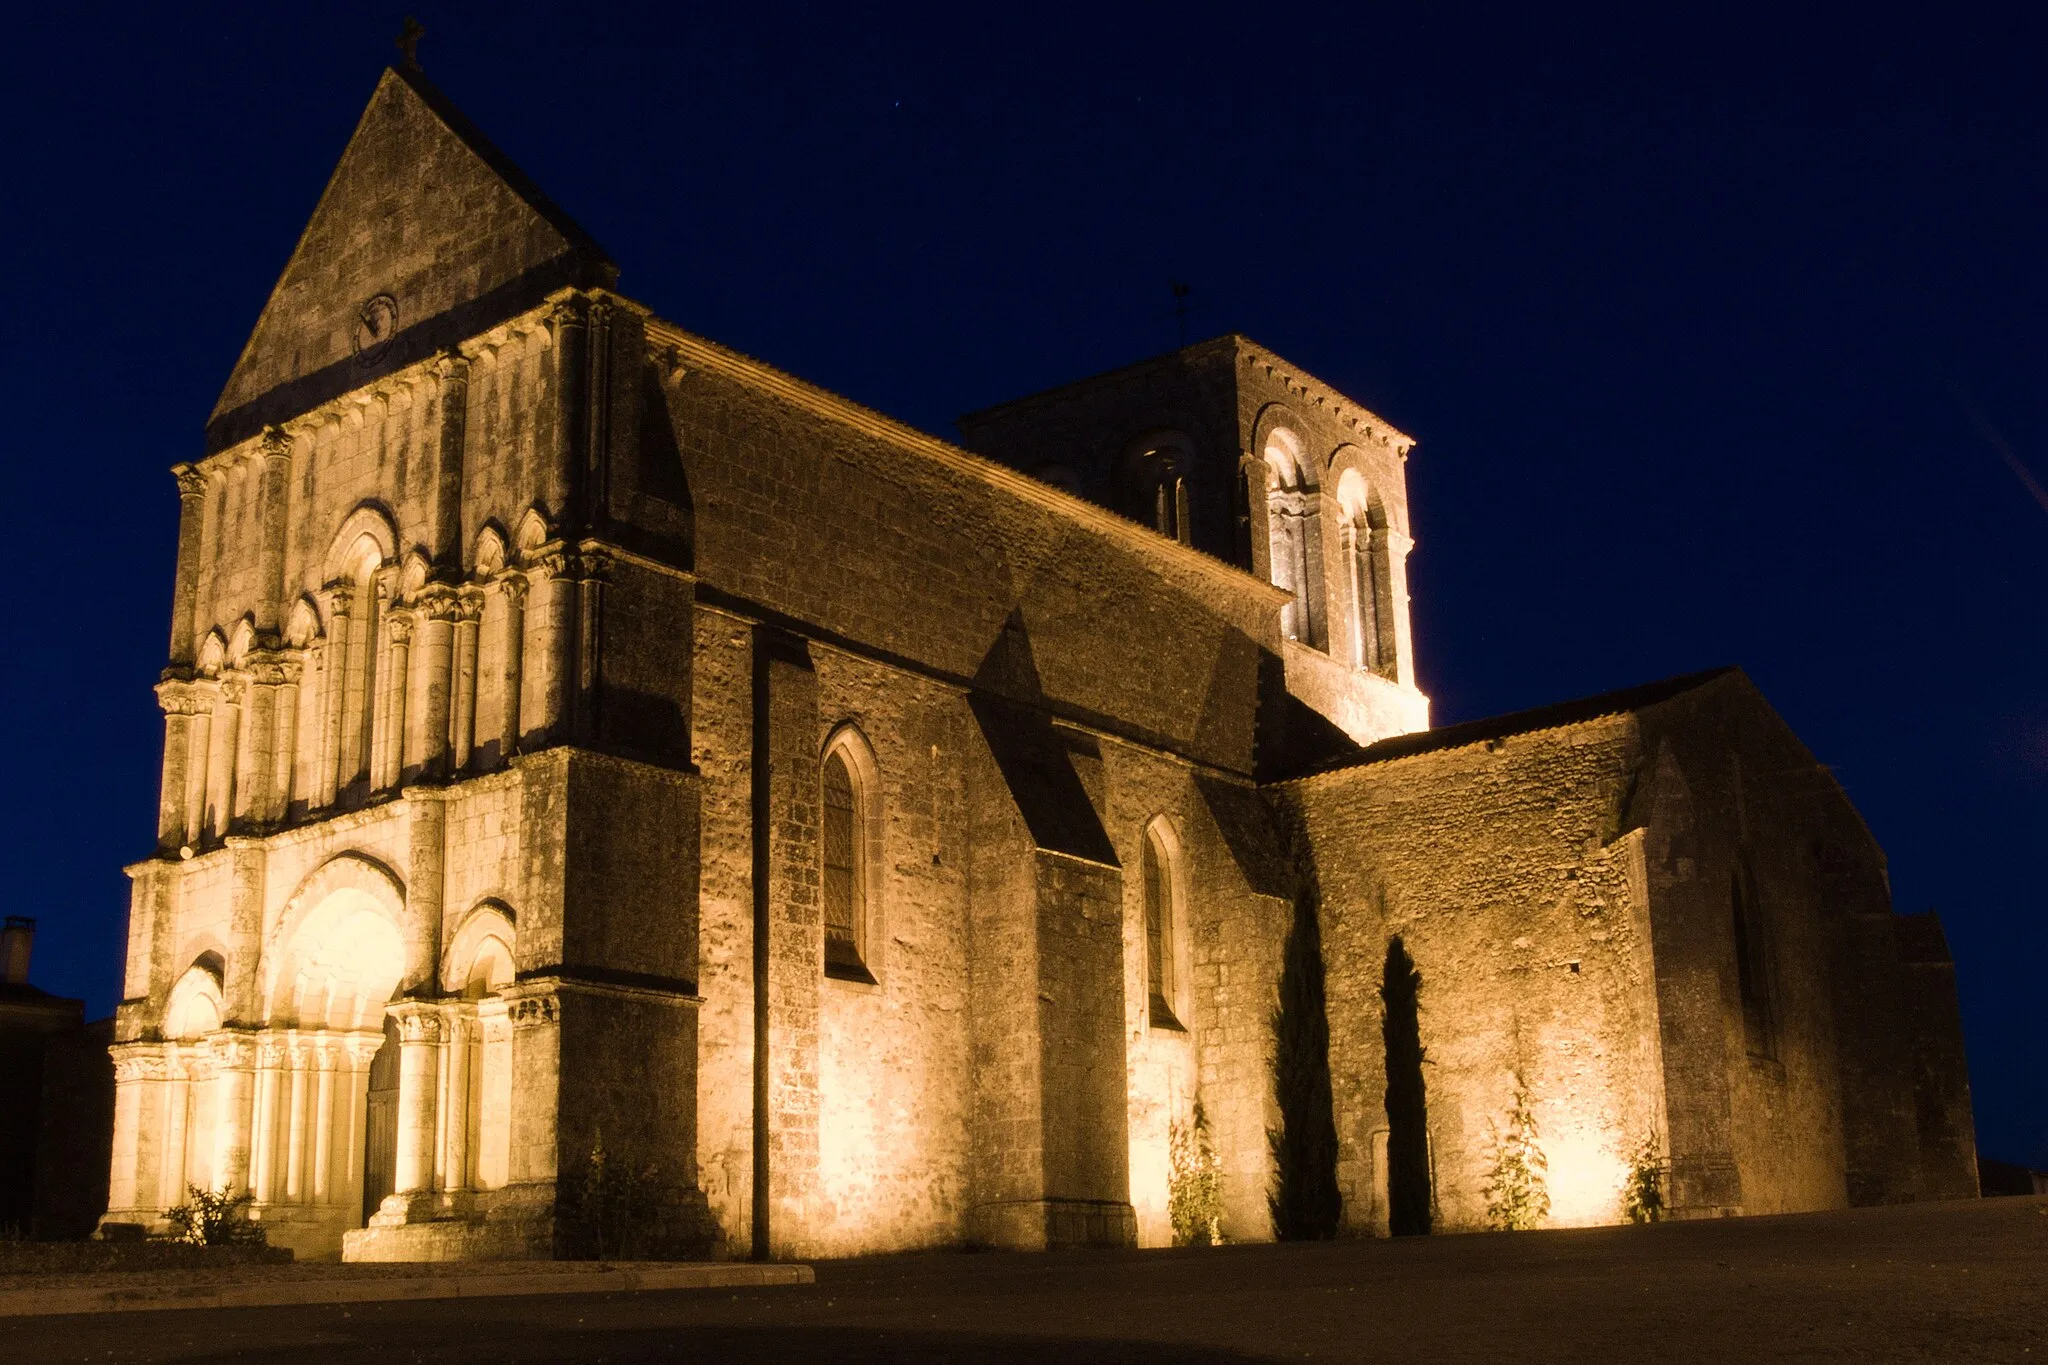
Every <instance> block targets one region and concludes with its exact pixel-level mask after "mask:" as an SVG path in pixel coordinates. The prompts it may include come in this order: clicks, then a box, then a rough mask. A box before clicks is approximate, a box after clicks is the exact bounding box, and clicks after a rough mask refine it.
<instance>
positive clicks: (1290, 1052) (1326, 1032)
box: [1266, 877, 1344, 1242]
mask: <svg viewBox="0 0 2048 1365" xmlns="http://www.w3.org/2000/svg"><path fill="white" fill-rule="evenodd" d="M1320 900H1321V897H1320V894H1319V893H1318V890H1317V888H1316V884H1315V881H1314V879H1313V877H1310V878H1308V879H1306V880H1305V882H1304V885H1303V886H1302V888H1301V889H1300V890H1298V891H1297V892H1296V893H1295V898H1294V923H1293V925H1292V926H1291V927H1290V928H1289V930H1288V933H1287V944H1286V948H1285V954H1284V957H1283V960H1282V963H1281V969H1280V1005H1279V1008H1278V1009H1276V1010H1275V1011H1274V1012H1273V1041H1274V1049H1273V1069H1274V1075H1273V1090H1274V1098H1275V1099H1276V1100H1277V1101H1278V1102H1279V1108H1280V1127H1279V1128H1277V1129H1269V1130H1268V1131H1267V1133H1266V1140H1267V1142H1268V1143H1270V1144H1271V1146H1272V1151H1273V1189H1272V1191H1271V1192H1270V1193H1269V1194H1268V1195H1267V1197H1266V1203H1267V1207H1268V1208H1269V1209H1270V1210H1271V1211H1272V1215H1273V1235H1274V1236H1275V1237H1277V1238H1279V1239H1280V1240H1281V1241H1283V1242H1299V1241H1315V1240H1319V1239H1322V1238H1326V1237H1332V1236H1335V1235H1336V1232H1337V1224H1338V1222H1339V1220H1340V1219H1341V1218H1342V1217H1343V1213H1344V1199H1343V1196H1342V1195H1341V1194H1339V1193H1338V1190H1337V1121H1336V1118H1335V1110H1334V1105H1333V1102H1332V1099H1331V1094H1330V1019H1329V1014H1328V1012H1327V1010H1326V1007H1325V994H1324V976H1323V938H1322V929H1321V926H1320V924H1319V923H1318V916H1319V911H1320Z"/></svg>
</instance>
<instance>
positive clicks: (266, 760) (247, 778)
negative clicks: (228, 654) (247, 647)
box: [228, 655, 277, 829]
mask: <svg viewBox="0 0 2048 1365" xmlns="http://www.w3.org/2000/svg"><path fill="white" fill-rule="evenodd" d="M235 681H236V682H237V683H239V684H240V691H241V695H242V709H241V713H240V718H239V719H238V721H237V722H236V725H235V756H234V773H235V779H234V786H233V788H232V790H233V794H234V805H233V806H232V808H231V809H230V811H229V819H228V825H229V828H231V829H247V828H248V827H249V826H250V824H251V823H255V824H259V825H260V824H263V823H265V822H266V821H268V820H269V818H270V776H271V752H270V746H271V743H272V741H273V740H274V738H275V734H274V728H275V725H276V720H275V714H276V713H275V710H274V706H275V703H276V700H277V665H276V664H275V663H274V662H272V661H271V659H270V657H269V656H268V655H260V656H253V657H252V658H251V659H250V661H249V667H248V668H247V670H245V671H244V673H243V674H242V676H241V677H239V678H237V679H235Z"/></svg>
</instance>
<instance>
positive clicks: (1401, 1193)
mask: <svg viewBox="0 0 2048 1365" xmlns="http://www.w3.org/2000/svg"><path fill="white" fill-rule="evenodd" d="M1380 1000H1381V1002H1382V1003H1383V1004H1384V1006H1385V1008H1386V1013H1385V1015H1384V1016H1383V1017H1382V1020H1381V1024H1380V1031H1381V1035H1382V1036H1383V1037H1384V1038H1385V1040H1386V1045H1387V1230H1388V1231H1389V1232H1391V1233H1393V1235H1394V1236H1396V1237H1416V1236H1422V1235H1425V1234H1427V1233H1428V1232H1429V1227H1430V1212H1429V1210H1430V1189H1429V1106H1428V1098H1427V1095H1426V1094H1425V1092H1424V1089H1423V1083H1422V1022H1421V1004H1422V973H1421V972H1419V971H1417V970H1416V967H1415V960H1414V959H1413V958H1411V957H1409V956H1408V949H1407V946H1406V945H1404V944H1403V943H1402V942H1401V937H1400V935H1398V934H1396V935H1395V936H1394V937H1393V938H1392V939H1390V940H1388V942H1387V962H1386V967H1385V969H1384V971H1382V973H1381V975H1380Z"/></svg>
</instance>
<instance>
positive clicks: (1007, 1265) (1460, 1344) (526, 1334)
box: [0, 1199, 2048, 1365]
mask: <svg viewBox="0 0 2048 1365" xmlns="http://www.w3.org/2000/svg"><path fill="white" fill-rule="evenodd" d="M817 1272H818V1282H817V1284H816V1285H815V1286H813V1287H809V1288H780V1289H756V1290H744V1291H740V1292H737V1293H734V1292H729V1291H718V1290H713V1291H695V1292H676V1293H667V1292H653V1293H644V1294H620V1295H602V1296H596V1295H593V1296H579V1297H569V1298H552V1299H541V1298H509V1299H496V1300H489V1301H474V1302H462V1301H454V1302H445V1303H407V1304H377V1305H363V1304H358V1305H354V1306H351V1307H338V1306H337V1307H305V1308H261V1309H222V1310H213V1311H204V1312H162V1313H122V1314H111V1315H107V1316H104V1317H97V1318H88V1317H72V1318H27V1319H23V1318H17V1319H12V1320H8V1321H5V1322H0V1361H6V1362H8V1365H29V1363H30V1362H40V1361H55V1360H94V1361H172V1360H272V1361H285V1360H289V1361H335V1362H340V1361H368V1360H374V1361H380V1362H381V1361H423V1362H453V1361H488V1362H492V1365H506V1363H508V1362H522V1361H558V1360H568V1361H592V1362H595V1361H640V1360H689V1361H717V1362H751V1361H770V1360H773V1361H784V1360H800V1361H807V1362H809V1361H815V1362H841V1361H869V1360H946V1361H961V1362H969V1363H970V1365H1009V1363H1010V1362H1025V1361H1029V1362H1032V1365H1093V1363H1094V1362H1112V1361H1113V1362H1129V1363H1130V1365H1153V1362H1164V1361H1192V1362H1198V1363H1199V1362H1216V1363H1218V1365H1220V1363H1221V1362H1236V1361H1250V1360H1302V1359H1312V1360H1362V1361H1401V1362H1414V1361H1482V1360H1483V1361H1488V1362H1502V1361H1506V1362H1514V1365H1525V1363H1533V1362H1541V1361H1599V1362H1602V1365H1619V1363H1622V1362H1633V1361H1646V1360H1656V1361H1714V1362H1723V1361H1753V1360H1762V1361H1770V1360H1802V1361H1808V1360H1841V1361H1859V1362H1861V1361H1942V1362H1949V1361H1979V1360H1983V1361H2014V1362H2019V1361H2034V1360H2041V1361H2043V1362H2048V1200H2040V1199H2000V1200H1988V1201H1984V1202H1981V1203H1969V1204H1945V1205H1925V1206H1917V1207H1907V1208H1894V1209H1866V1210H1858V1211H1854V1212H1850V1213H1840V1214H1819V1215H1809V1216H1801V1217H1790V1218H1770V1219H1747V1220H1739V1221H1731V1222H1723V1223H1681V1224H1665V1225H1662V1226H1658V1227H1649V1228H1600V1229H1590V1230H1586V1231H1575V1232H1545V1233H1516V1234H1507V1235H1489V1236H1468V1237H1440V1238H1431V1239H1427V1240H1420V1241H1400V1242H1351V1243H1325V1244H1321V1245H1314V1246H1301V1245H1296V1246H1253V1247H1225V1248H1221V1249H1218V1250H1213V1251H1197V1250H1189V1251H1168V1252H1157V1251H1155V1252H1128V1253H1122V1252H1119V1253H1110V1252H1101V1253H1076V1254H1069V1255H1059V1256H1014V1255H993V1254H983V1255H969V1254H945V1255H939V1254H934V1255H924V1256H905V1257H889V1258H881V1259H876V1260H869V1261H854V1262H841V1263H837V1264H834V1263H824V1264H820V1265H819V1266H818V1267H817Z"/></svg>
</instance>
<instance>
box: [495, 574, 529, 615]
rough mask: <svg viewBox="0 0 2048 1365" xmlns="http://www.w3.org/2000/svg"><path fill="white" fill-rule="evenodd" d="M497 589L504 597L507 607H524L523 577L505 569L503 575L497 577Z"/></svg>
mask: <svg viewBox="0 0 2048 1365" xmlns="http://www.w3.org/2000/svg"><path fill="white" fill-rule="evenodd" d="M497 587H498V591H499V592H501V593H503V594H504V595H505V603H506V605H507V606H512V607H523V606H525V605H526V587H527V584H526V577H525V575H523V574H521V573H519V572H517V571H516V570H512V569H507V570H506V571H505V572H504V573H502V574H499V575H498V578H497Z"/></svg>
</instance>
